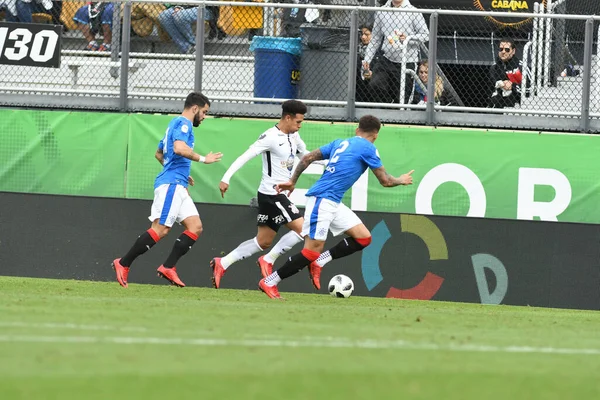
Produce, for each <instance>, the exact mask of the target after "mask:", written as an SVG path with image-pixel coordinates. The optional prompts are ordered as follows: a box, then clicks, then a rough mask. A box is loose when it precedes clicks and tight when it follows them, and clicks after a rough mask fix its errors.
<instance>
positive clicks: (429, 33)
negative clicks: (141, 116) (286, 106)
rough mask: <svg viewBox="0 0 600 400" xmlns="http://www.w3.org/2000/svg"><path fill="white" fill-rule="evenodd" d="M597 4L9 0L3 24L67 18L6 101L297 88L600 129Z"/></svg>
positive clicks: (430, 119)
mask: <svg viewBox="0 0 600 400" xmlns="http://www.w3.org/2000/svg"><path fill="white" fill-rule="evenodd" d="M593 14H600V2H597V1H595V0H554V1H553V0H543V1H540V2H533V1H528V0H519V1H515V0H510V1H507V0H487V1H484V0H475V1H472V0H453V1H446V0H442V1H432V0H430V1H427V0H410V1H409V0H394V1H392V0H390V1H379V0H362V1H359V0H311V1H310V2H309V1H308V0H285V1H284V2H282V3H269V2H234V1H221V2H219V1H207V2H199V1H188V2H181V1H179V2H174V3H163V2H160V1H156V0H146V1H139V2H131V1H114V2H93V3H91V4H90V3H89V2H84V1H68V0H65V1H50V0H30V1H25V0H0V21H1V20H3V19H4V20H5V21H6V22H20V23H41V24H54V25H61V26H62V29H63V34H62V41H61V65H60V68H41V67H35V66H22V65H0V76H1V78H0V104H2V105H4V106H24V107H53V108H74V109H95V110H96V109H100V110H121V111H129V112H136V111H142V112H179V111H180V109H181V103H182V100H183V99H184V98H185V96H186V95H187V94H188V93H189V92H190V91H192V90H201V91H203V92H204V93H205V94H207V95H208V96H209V98H211V100H212V101H213V105H212V107H211V112H212V113H213V114H218V115H224V116H234V115H235V116H249V117H277V116H278V115H279V114H280V106H279V104H280V103H281V102H282V101H284V100H285V99H289V98H297V99H301V100H303V101H305V102H306V103H308V104H309V106H310V108H309V115H308V117H309V118H311V119H325V120H349V121H352V120H356V119H357V118H359V117H360V116H362V115H364V114H367V113H373V114H376V115H378V116H380V118H381V119H382V120H383V121H385V122H394V123H416V124H431V125H438V124H439V125H442V124H443V125H461V126H478V127H498V128H521V129H536V130H537V129H545V130H567V131H600V121H598V118H599V117H600V90H599V89H598V83H599V82H600V79H599V74H600V67H599V65H600V64H599V63H600V59H598V57H597V49H596V46H597V42H598V39H597V38H598V34H597V31H598V20H599V18H596V17H591V15H593ZM0 37H1V30H0ZM19 40H21V38H20V37H18V36H17V37H9V38H7V39H6V40H5V41H4V47H5V48H8V47H10V46H14V45H15V44H18V42H19ZM0 42H1V41H0ZM1 47H2V46H0V48H1ZM0 54H1V51H0Z"/></svg>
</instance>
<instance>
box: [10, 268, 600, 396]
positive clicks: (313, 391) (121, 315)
mask: <svg viewBox="0 0 600 400" xmlns="http://www.w3.org/2000/svg"><path fill="white" fill-rule="evenodd" d="M283 296H284V297H286V298H287V301H285V302H282V301H275V300H270V299H268V298H267V297H266V296H264V295H263V294H262V293H260V292H259V291H235V290H218V291H217V290H214V289H207V288H189V287H188V288H184V289H180V288H175V287H170V286H167V285H163V286H150V285H135V284H131V285H130V287H129V288H128V289H123V288H121V287H120V286H118V285H117V284H116V283H100V282H80V281H64V280H44V279H26V278H6V277H0V399H3V400H4V399H6V400H8V399H167V398H172V399H188V398H189V399H220V400H223V399H278V400H287V399H383V398H397V399H403V398H406V399H438V398H439V399H509V398H510V399H561V400H562V399H595V398H598V396H599V394H600V379H598V378H600V334H599V332H600V319H599V316H600V314H599V313H598V312H588V311H570V310H556V309H540V308H525V307H506V306H482V305H472V304H458V303H442V302H419V301H401V300H394V299H374V298H365V297H362V298H361V297H351V298H349V299H336V298H333V297H330V296H327V295H307V294H292V293H283Z"/></svg>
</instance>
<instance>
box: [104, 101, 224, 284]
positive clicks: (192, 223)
mask: <svg viewBox="0 0 600 400" xmlns="http://www.w3.org/2000/svg"><path fill="white" fill-rule="evenodd" d="M209 107H210V101H209V100H208V98H207V97H206V96H204V95H203V94H202V93H198V92H192V93H190V94H189V95H188V96H187V98H186V100H185V104H184V109H183V112H182V113H181V115H180V116H178V117H176V118H173V120H171V122H170V123H169V127H168V128H167V131H166V133H165V136H164V137H163V138H162V140H161V141H160V142H159V143H158V149H157V150H156V154H155V157H156V159H157V160H158V162H160V163H161V165H162V166H163V169H162V171H161V172H160V173H159V174H158V176H157V177H156V180H155V181H154V202H153V203H152V207H151V212H150V217H148V219H150V221H152V225H151V226H150V229H148V230H147V231H146V232H144V233H142V234H141V235H140V236H139V237H138V238H137V240H136V241H135V243H134V244H133V246H132V247H131V249H129V251H128V252H127V254H125V255H124V256H123V257H121V258H117V259H116V260H114V261H113V263H112V267H113V269H114V270H115V272H116V274H117V281H118V282H119V284H120V285H121V286H123V287H127V278H128V275H129V268H130V267H131V264H132V263H133V261H134V260H135V259H136V258H137V257H138V256H140V255H141V254H144V253H145V252H146V251H148V250H150V248H151V247H152V246H154V245H155V244H156V243H157V242H158V241H159V240H160V239H162V238H163V237H165V236H166V235H167V234H168V233H169V231H170V230H171V227H172V226H173V224H174V223H175V222H178V223H180V224H182V225H183V226H184V227H185V231H184V232H183V233H182V234H181V235H180V236H179V237H178V238H177V240H176V241H175V244H174V245H173V249H172V250H171V253H170V254H169V256H168V257H167V259H166V261H165V262H164V263H163V264H162V265H161V266H160V267H158V276H161V277H163V278H165V279H166V280H168V281H169V282H171V283H172V284H173V285H177V286H179V287H184V286H185V284H184V283H183V282H182V281H181V279H179V277H178V276H177V271H176V269H175V264H176V263H177V261H178V260H179V259H180V258H181V257H182V256H183V255H184V254H185V253H187V252H188V251H189V250H190V249H191V248H192V246H193V245H194V243H196V240H197V239H198V236H200V234H201V233H202V221H201V220H200V216H199V215H198V210H197V209H196V205H195V204H194V202H193V201H192V198H191V197H190V195H189V193H188V191H187V187H188V184H189V185H192V186H193V185H194V180H193V179H192V177H191V176H190V169H191V164H192V161H197V162H201V163H204V164H211V163H214V162H217V161H221V157H222V154H221V153H212V152H210V153H208V154H207V155H206V156H201V155H200V154H198V153H195V152H194V131H193V129H192V126H194V127H197V126H199V125H200V123H202V120H203V119H204V117H205V116H206V114H207V113H208V109H209Z"/></svg>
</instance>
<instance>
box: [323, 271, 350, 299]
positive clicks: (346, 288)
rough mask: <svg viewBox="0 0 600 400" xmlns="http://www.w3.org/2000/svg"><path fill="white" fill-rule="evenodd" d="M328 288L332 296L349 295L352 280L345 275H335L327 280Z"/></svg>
mask: <svg viewBox="0 0 600 400" xmlns="http://www.w3.org/2000/svg"><path fill="white" fill-rule="evenodd" d="M328 288H329V294H331V295H332V296H333V297H350V296H351V295H352V292H354V282H352V279H350V278H348V277H347V276H346V275H336V276H334V277H333V278H331V280H330V281H329V286H328Z"/></svg>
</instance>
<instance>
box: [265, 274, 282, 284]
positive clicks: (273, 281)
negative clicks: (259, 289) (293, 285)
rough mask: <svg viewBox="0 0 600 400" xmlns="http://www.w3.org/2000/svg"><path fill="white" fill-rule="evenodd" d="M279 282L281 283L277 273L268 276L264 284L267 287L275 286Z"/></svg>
mask: <svg viewBox="0 0 600 400" xmlns="http://www.w3.org/2000/svg"><path fill="white" fill-rule="evenodd" d="M279 282H281V278H280V277H279V274H278V273H277V271H275V272H273V273H272V274H271V275H269V276H267V277H266V278H265V283H266V284H267V286H269V287H272V286H277V284H278V283H279Z"/></svg>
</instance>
